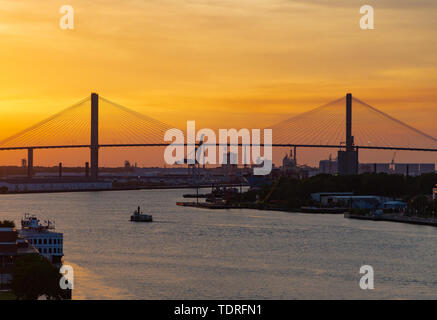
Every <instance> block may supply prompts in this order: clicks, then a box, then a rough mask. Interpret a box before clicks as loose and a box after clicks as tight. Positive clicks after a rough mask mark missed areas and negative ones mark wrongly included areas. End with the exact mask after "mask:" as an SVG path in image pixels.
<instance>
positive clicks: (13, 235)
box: [0, 228, 38, 289]
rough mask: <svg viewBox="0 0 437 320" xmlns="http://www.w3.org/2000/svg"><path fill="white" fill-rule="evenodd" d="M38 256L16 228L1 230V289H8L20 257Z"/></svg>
mask: <svg viewBox="0 0 437 320" xmlns="http://www.w3.org/2000/svg"><path fill="white" fill-rule="evenodd" d="M26 254H38V251H37V250H36V249H35V248H34V247H33V246H32V245H30V244H29V243H28V241H26V240H25V239H23V238H21V237H19V234H18V232H17V230H16V229H15V228H0V289H3V288H7V287H8V284H9V282H10V281H11V280H12V271H13V269H14V266H15V261H16V259H17V257H18V256H22V255H26Z"/></svg>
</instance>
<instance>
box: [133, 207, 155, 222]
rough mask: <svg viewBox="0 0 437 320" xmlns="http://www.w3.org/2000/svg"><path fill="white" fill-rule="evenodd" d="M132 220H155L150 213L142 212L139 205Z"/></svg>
mask: <svg viewBox="0 0 437 320" xmlns="http://www.w3.org/2000/svg"><path fill="white" fill-rule="evenodd" d="M130 221H135V222H153V218H152V216H150V215H148V214H144V213H141V209H140V207H138V209H137V210H135V211H134V213H133V215H131V216H130Z"/></svg>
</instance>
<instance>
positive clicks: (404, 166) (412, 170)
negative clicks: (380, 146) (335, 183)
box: [359, 163, 435, 176]
mask: <svg viewBox="0 0 437 320" xmlns="http://www.w3.org/2000/svg"><path fill="white" fill-rule="evenodd" d="M433 172H435V164H434V163H394V164H391V163H360V164H359V173H387V174H400V175H407V174H408V175H409V176H420V175H421V174H425V173H433Z"/></svg>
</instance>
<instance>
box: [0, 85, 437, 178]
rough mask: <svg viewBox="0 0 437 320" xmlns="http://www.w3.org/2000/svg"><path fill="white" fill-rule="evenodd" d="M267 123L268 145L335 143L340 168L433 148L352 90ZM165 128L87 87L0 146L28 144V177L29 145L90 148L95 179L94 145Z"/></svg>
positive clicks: (435, 148)
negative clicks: (366, 155) (371, 157)
mask: <svg viewBox="0 0 437 320" xmlns="http://www.w3.org/2000/svg"><path fill="white" fill-rule="evenodd" d="M268 128H269V129H272V130H273V142H272V147H277V148H281V147H287V148H290V147H292V148H295V149H296V148H335V149H338V150H339V151H338V152H339V153H338V161H339V167H340V173H341V174H355V173H356V172H357V166H358V152H359V150H360V149H369V150H405V151H418V152H437V139H436V138H435V137H433V136H431V135H429V134H427V133H425V132H423V131H421V130H419V129H417V128H414V127H412V126H410V125H408V124H406V123H405V122H403V121H400V120H398V119H396V118H394V117H392V116H390V115H389V114H387V113H385V112H383V111H381V110H379V109H377V108H375V107H373V106H371V105H369V104H367V103H365V102H363V101H361V100H359V99H357V98H355V97H352V95H351V94H347V95H346V96H344V97H342V98H340V99H337V100H334V101H332V102H329V103H327V104H325V105H322V106H320V107H318V108H315V109H312V110H310V111H308V112H305V113H302V114H299V115H297V116H294V117H291V118H288V119H286V120H283V121H281V122H279V123H276V124H274V125H272V126H269V127H268ZM381 128H383V130H382V131H383V133H382V134H381ZM168 130H177V129H176V128H174V127H173V126H171V125H169V124H166V123H165V122H162V121H159V120H156V119H154V118H151V117H149V116H147V115H144V114H141V113H138V112H136V111H134V110H132V109H129V108H127V107H125V106H122V105H120V104H117V103H115V102H112V101H110V100H108V99H106V98H103V97H99V95H98V94H96V93H92V94H91V96H90V97H87V98H85V99H83V100H81V101H79V102H78V103H76V104H74V105H72V106H70V107H68V108H66V109H64V110H62V111H61V112H59V113H56V114H54V115H53V116H51V117H49V118H47V119H45V120H43V121H41V122H39V123H37V124H35V125H33V126H31V127H29V128H27V129H25V130H23V131H21V132H18V133H17V134H14V135H13V136H11V137H9V138H6V139H4V140H3V141H0V151H8V150H27V169H28V177H29V178H31V177H32V176H33V164H34V150H38V149H66V148H89V150H90V168H89V167H88V162H87V163H86V167H87V172H88V169H90V171H91V174H90V177H91V178H92V179H95V180H97V179H98V171H99V149H101V148H116V147H156V146H168V145H169V142H165V141H164V134H165V132H167V131H168ZM181 131H184V130H181ZM190 144H191V145H192V144H196V143H195V142H194V143H193V142H191V143H190ZM185 145H187V143H185ZM239 146H242V144H239ZM261 146H264V145H263V144H261Z"/></svg>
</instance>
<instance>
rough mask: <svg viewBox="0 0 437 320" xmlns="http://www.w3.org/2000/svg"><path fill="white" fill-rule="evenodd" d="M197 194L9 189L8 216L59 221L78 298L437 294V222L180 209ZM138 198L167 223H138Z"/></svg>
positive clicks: (0, 201) (1, 202) (0, 207)
mask: <svg viewBox="0 0 437 320" xmlns="http://www.w3.org/2000/svg"><path fill="white" fill-rule="evenodd" d="M187 192H189V191H187V190H138V191H120V192H118V191H112V192H84V193H53V194H26V195H1V197H0V219H13V220H15V222H16V224H17V225H19V223H20V219H21V217H22V216H23V214H24V213H25V212H27V213H31V214H35V215H37V216H38V217H39V218H40V219H41V220H45V219H51V220H54V221H55V222H56V231H58V232H63V233H64V254H65V257H64V261H65V263H66V264H69V265H71V266H73V267H74V272H75V273H74V276H75V290H74V293H73V298H74V299H421V298H425V299H437V272H436V267H437V228H435V227H427V226H414V225H407V224H400V223H390V222H373V221H359V220H350V219H345V218H343V216H342V215H311V214H298V213H286V212H271V211H257V210H213V211H210V210H206V209H194V208H185V207H178V206H176V205H175V203H176V201H180V200H182V194H183V193H187ZM138 205H141V206H142V209H143V211H144V212H146V213H149V214H152V215H153V218H154V220H155V221H156V222H154V223H151V224H147V223H145V224H142V223H132V222H130V221H129V217H130V214H131V212H132V211H133V210H134V209H135V208H136V207H137V206H138ZM363 265H370V266H372V267H373V269H374V277H375V289H374V290H362V289H360V286H359V281H360V277H361V276H362V275H361V274H360V272H359V271H360V267H361V266H363Z"/></svg>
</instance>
